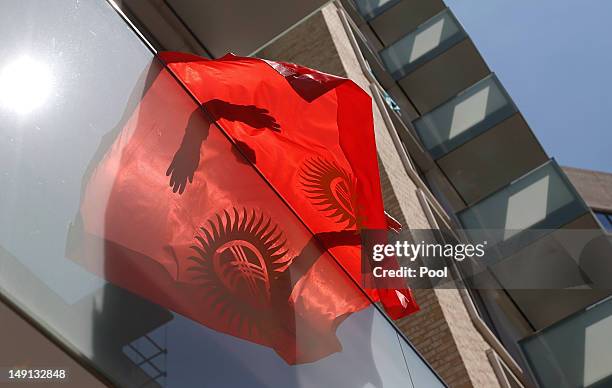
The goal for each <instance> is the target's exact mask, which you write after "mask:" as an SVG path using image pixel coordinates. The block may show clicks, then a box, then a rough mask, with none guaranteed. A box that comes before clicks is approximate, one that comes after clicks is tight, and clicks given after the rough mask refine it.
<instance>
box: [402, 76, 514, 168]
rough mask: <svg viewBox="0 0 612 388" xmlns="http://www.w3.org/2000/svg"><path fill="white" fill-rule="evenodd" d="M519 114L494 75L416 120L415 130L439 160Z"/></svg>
mask: <svg viewBox="0 0 612 388" xmlns="http://www.w3.org/2000/svg"><path fill="white" fill-rule="evenodd" d="M515 112H517V108H516V106H515V105H514V104H513V103H512V100H511V99H510V97H509V96H508V94H507V93H506V92H505V90H504V89H503V87H502V86H501V84H500V83H499V81H498V80H497V77H495V75H493V74H491V75H489V76H488V77H486V78H484V79H483V80H481V81H479V82H477V83H476V84H474V85H472V86H471V87H469V88H467V89H466V90H464V91H463V92H461V93H459V94H458V95H457V96H456V97H454V98H453V99H451V100H450V101H447V102H446V103H444V104H442V105H441V106H439V107H438V108H436V109H434V110H433V111H431V112H429V113H428V114H426V115H424V116H422V117H421V118H419V119H418V120H416V121H415V122H414V126H415V128H416V130H417V132H418V134H419V136H420V137H421V140H422V141H423V144H424V145H425V147H426V148H427V149H428V150H429V152H430V153H431V154H432V156H433V157H434V158H435V159H438V158H439V157H441V156H443V155H445V154H447V153H448V152H450V151H452V150H453V149H455V148H457V147H459V146H460V145H462V144H464V143H466V142H467V141H469V140H470V139H472V138H474V137H476V136H477V135H479V134H481V133H483V132H485V131H486V130H488V129H489V128H491V127H493V126H494V125H495V124H497V123H499V122H501V121H502V120H504V119H506V118H508V117H510V116H511V115H512V114H514V113H515Z"/></svg>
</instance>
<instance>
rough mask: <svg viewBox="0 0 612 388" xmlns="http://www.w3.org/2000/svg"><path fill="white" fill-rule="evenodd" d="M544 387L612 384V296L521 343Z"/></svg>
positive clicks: (575, 387)
mask: <svg viewBox="0 0 612 388" xmlns="http://www.w3.org/2000/svg"><path fill="white" fill-rule="evenodd" d="M519 344H520V346H521V349H522V350H523V353H524V355H525V358H526V359H527V361H528V363H529V365H530V367H531V369H532V372H533V374H534V375H535V377H536V379H537V380H538V383H539V384H540V386H541V387H543V388H548V387H554V388H570V387H571V388H577V387H590V388H595V387H602V388H603V387H610V386H612V363H611V362H610V360H611V359H612V299H611V298H608V299H605V300H603V301H601V302H599V303H596V304H594V305H592V306H590V307H588V308H586V309H584V310H582V311H580V312H577V313H576V314H574V315H572V316H570V317H568V318H566V319H564V320H562V321H560V322H558V323H556V324H554V325H552V326H550V327H548V328H546V329H543V330H541V331H539V332H537V333H535V334H534V335H532V336H530V337H528V338H526V339H524V340H522V341H520V342H519Z"/></svg>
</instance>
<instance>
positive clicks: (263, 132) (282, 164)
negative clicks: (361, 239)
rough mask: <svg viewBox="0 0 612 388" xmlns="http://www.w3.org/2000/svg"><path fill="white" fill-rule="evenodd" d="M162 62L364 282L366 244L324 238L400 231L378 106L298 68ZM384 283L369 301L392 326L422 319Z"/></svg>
mask: <svg viewBox="0 0 612 388" xmlns="http://www.w3.org/2000/svg"><path fill="white" fill-rule="evenodd" d="M161 57H162V59H163V60H164V61H165V62H166V63H167V64H168V66H169V68H170V69H171V70H172V71H173V72H174V74H175V75H176V76H177V77H178V78H179V79H180V80H181V81H182V82H183V84H184V85H185V86H186V87H187V88H188V89H189V90H190V91H191V93H192V94H193V95H194V96H195V97H196V99H197V100H198V102H199V103H200V104H202V105H203V106H204V107H205V109H206V111H207V112H208V113H209V115H210V116H211V118H212V119H213V120H215V121H216V122H217V123H218V124H219V125H220V126H221V128H223V130H225V131H226V132H227V133H228V134H229V135H230V136H231V137H232V138H233V139H234V141H235V142H236V143H237V145H238V146H239V147H241V148H242V151H243V153H244V155H246V156H247V157H248V158H249V159H250V161H251V162H252V163H253V164H254V165H255V166H256V168H257V169H258V171H259V172H261V173H262V174H263V176H264V177H265V178H266V179H267V180H268V181H269V182H270V183H271V184H272V186H273V187H274V188H275V189H276V191H277V192H278V193H279V194H280V195H281V197H282V198H283V199H284V200H285V201H287V202H288V204H289V205H290V206H291V208H292V209H293V210H294V211H295V212H296V213H297V215H298V216H299V217H300V218H301V220H302V221H303V222H304V223H305V224H306V226H307V227H308V229H309V230H310V231H311V232H312V233H314V234H318V235H319V240H320V241H321V242H322V243H323V245H324V246H325V248H327V250H328V251H329V252H330V253H331V254H332V255H333V256H334V257H335V258H336V260H338V261H339V262H340V263H341V264H342V266H343V267H344V268H345V269H346V270H347V271H348V272H349V273H350V275H351V276H352V277H353V278H354V279H355V281H357V282H361V281H362V279H363V278H362V276H363V273H362V271H363V269H364V267H363V266H362V263H361V246H360V244H359V243H358V242H357V243H353V244H347V243H346V241H344V242H343V243H342V244H341V245H339V237H338V236H337V235H333V236H334V238H331V239H329V238H326V236H327V234H326V233H329V232H332V233H338V232H347V231H351V230H352V231H355V232H357V231H359V230H360V229H371V230H386V229H388V228H391V229H392V228H393V227H397V226H396V225H394V223H395V220H393V219H390V217H388V216H386V215H385V212H384V208H383V202H382V194H381V187H380V178H379V171H378V162H377V157H376V142H375V138H374V126H373V117H372V100H371V98H370V96H369V95H368V94H366V93H365V92H364V91H363V90H362V89H361V88H359V86H357V85H356V84H355V83H353V82H351V81H350V80H348V79H345V78H341V77H337V76H333V75H329V74H325V73H321V72H318V71H315V70H312V69H308V68H305V67H302V66H298V65H295V64H291V63H283V62H272V61H266V60H261V59H256V58H244V57H237V56H234V55H231V54H228V55H226V56H224V57H223V58H221V59H218V60H207V59H204V58H201V57H198V56H195V55H192V54H185V53H178V52H165V53H162V54H161ZM170 172H171V171H170ZM174 183H176V182H174ZM182 187H183V186H181V185H180V184H179V187H178V190H179V191H180V190H181V189H182ZM175 188H176V184H175ZM393 264H394V263H387V265H390V266H391V265H393ZM395 264H397V263H395ZM365 268H370V267H367V266H366V267H365ZM384 283H385V284H381V287H380V289H379V290H373V289H367V291H368V293H369V295H370V296H371V297H372V298H373V299H375V300H380V301H381V302H382V303H383V305H384V307H385V309H386V311H387V313H388V314H389V315H390V316H391V317H392V318H393V319H399V318H401V317H404V316H406V315H408V314H410V313H412V312H415V311H417V310H418V305H417V304H416V302H415V301H414V298H413V296H412V293H411V292H410V290H408V289H405V288H404V285H402V284H401V280H398V279H391V280H389V279H387V280H385V282H384Z"/></svg>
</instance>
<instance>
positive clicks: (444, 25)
mask: <svg viewBox="0 0 612 388" xmlns="http://www.w3.org/2000/svg"><path fill="white" fill-rule="evenodd" d="M464 37H465V34H464V32H463V30H462V29H461V27H459V24H458V23H457V21H456V20H455V18H454V17H453V15H452V14H451V13H450V11H449V10H445V11H443V12H441V13H439V14H438V15H436V16H434V17H432V18H431V19H429V20H428V21H426V22H425V23H423V24H422V25H420V26H419V27H418V28H417V29H416V30H414V31H413V32H411V33H409V34H408V35H406V36H404V37H403V38H401V39H400V40H398V41H397V42H395V43H393V44H392V45H390V46H389V47H387V48H385V49H384V50H382V51H381V52H380V56H381V58H382V60H383V62H384V63H385V65H386V66H387V69H388V70H389V72H390V73H391V75H392V76H393V78H395V79H400V78H402V77H403V76H405V75H406V74H408V73H410V72H411V71H412V70H413V69H414V68H415V67H416V66H418V65H419V64H420V63H423V62H426V61H428V60H430V59H431V58H433V57H435V56H436V55H438V54H440V53H441V52H443V51H445V50H447V49H448V48H449V47H450V46H452V45H453V44H455V43H457V42H459V41H460V40H461V39H463V38H464Z"/></svg>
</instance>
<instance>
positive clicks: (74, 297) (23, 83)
mask: <svg viewBox="0 0 612 388" xmlns="http://www.w3.org/2000/svg"><path fill="white" fill-rule="evenodd" d="M24 31H25V32H24ZM0 37H1V38H0V39H2V41H3V44H2V45H1V46H2V53H3V55H2V57H1V58H0V85H1V87H0V95H1V99H0V185H2V187H3V190H1V191H0V214H2V217H1V218H0V268H1V269H2V270H1V271H0V285H1V288H2V292H3V293H4V294H5V295H4V296H6V297H7V298H9V299H11V300H12V301H13V302H15V303H16V304H17V305H19V306H20V308H21V309H23V310H24V312H25V313H27V314H28V315H30V316H32V317H33V318H34V319H36V320H37V321H38V322H40V324H41V325H43V326H44V327H45V328H46V329H47V330H49V331H50V332H51V333H52V334H53V335H55V336H57V338H59V339H60V340H61V341H63V342H64V343H65V344H66V346H68V347H69V348H71V349H72V350H73V351H75V352H76V353H77V354H79V355H80V356H81V357H83V358H84V359H86V360H88V361H89V362H91V363H92V364H93V365H94V366H95V368H96V369H97V370H99V371H101V372H102V373H104V374H106V375H107V376H108V377H109V378H110V379H111V380H112V381H114V382H115V383H116V384H118V385H121V386H144V385H145V384H147V386H150V387H155V386H164V387H185V386H187V387H189V386H196V385H201V384H203V382H205V383H206V385H210V386H249V387H276V386H284V387H316V386H333V387H343V386H346V387H356V386H360V387H367V386H375V387H380V386H408V387H409V386H410V373H409V370H408V368H407V366H406V361H405V359H404V357H403V356H402V347H401V345H400V344H398V342H397V340H398V337H397V333H396V331H395V328H394V327H393V326H392V325H391V324H389V322H388V321H387V320H386V319H385V318H384V317H383V315H382V314H381V313H380V311H379V310H377V309H376V308H375V307H373V306H370V307H367V308H364V309H361V311H359V312H357V313H353V314H351V315H349V316H348V317H347V318H346V319H344V320H342V319H339V320H337V321H334V322H331V323H330V322H327V323H328V324H329V325H328V327H319V328H317V330H318V331H317V335H313V332H312V330H313V327H309V326H305V323H304V321H298V319H297V318H298V314H297V313H296V312H295V311H289V313H288V314H284V315H283V316H282V317H283V318H285V320H280V319H279V317H278V316H275V315H270V316H266V319H269V321H270V322H269V323H270V324H271V325H273V326H274V325H276V326H281V327H282V328H286V327H288V328H289V329H291V330H293V331H294V332H293V334H294V336H293V337H291V336H287V335H286V334H287V333H285V332H282V331H279V333H280V334H283V335H285V336H284V337H280V335H279V336H278V337H274V336H272V338H278V343H273V344H267V345H268V346H263V345H261V344H260V343H261V342H262V341H259V342H258V341H256V340H254V338H253V337H249V335H248V334H244V335H242V336H238V335H235V334H236V333H233V334H232V332H231V330H229V329H228V330H222V329H220V328H219V326H218V325H213V324H212V323H211V324H209V325H208V326H205V325H204V324H201V323H198V322H201V321H202V319H200V318H198V317H195V316H191V315H190V317H191V318H192V319H189V318H187V317H186V314H190V313H193V311H190V310H189V308H185V306H184V304H185V303H188V302H189V301H190V300H195V299H193V298H194V297H196V296H198V295H199V293H198V292H201V290H200V291H197V290H191V291H193V292H191V293H187V294H182V295H183V296H186V298H184V299H180V300H178V301H177V300H174V301H173V300H170V302H176V303H175V304H174V305H173V307H176V308H173V311H171V310H168V309H167V308H164V307H162V306H161V305H162V304H163V305H166V306H167V305H168V300H167V299H164V298H169V299H171V298H170V296H172V295H171V294H170V292H174V291H176V290H178V291H176V292H180V290H181V289H183V288H182V287H178V286H175V288H172V287H173V286H174V283H172V284H171V285H170V286H168V284H166V283H162V282H157V281H156V280H157V279H162V278H163V279H166V277H167V273H166V272H164V271H166V270H165V269H163V270H162V271H161V274H162V275H156V273H155V272H144V270H143V269H144V267H145V266H146V260H147V259H150V257H148V256H147V254H148V253H147V250H150V249H151V247H153V246H156V244H157V245H159V240H157V239H155V238H147V236H149V237H150V236H151V235H153V234H154V233H155V232H156V230H157V228H158V227H159V226H160V225H163V224H164V222H165V221H166V220H165V218H161V219H158V221H155V220H153V221H152V222H149V221H148V220H147V219H146V217H147V214H144V213H140V214H138V217H129V216H126V214H129V210H130V209H132V210H133V206H134V205H135V204H137V203H139V201H142V202H144V203H146V201H149V200H151V199H152V198H155V196H156V195H157V194H159V192H155V191H153V190H149V188H150V187H153V186H151V181H152V180H154V179H155V177H156V176H162V177H163V178H162V179H167V178H166V177H165V173H166V171H165V170H166V168H167V164H164V165H163V166H161V167H163V168H162V170H164V171H162V170H159V171H157V170H147V173H146V174H144V175H140V178H141V179H142V180H143V184H142V185H140V186H139V187H140V189H139V190H137V191H132V192H128V195H127V198H130V199H127V200H126V199H125V198H126V197H121V195H122V193H125V191H122V190H120V188H125V187H127V186H125V182H126V181H128V182H129V180H130V179H133V177H134V175H131V174H127V173H119V170H118V169H116V168H117V166H118V165H117V164H114V162H118V163H119V166H121V165H133V166H134V167H135V169H134V170H129V171H130V172H138V166H139V164H138V163H134V164H129V163H131V162H133V161H134V160H135V155H137V154H139V152H142V150H143V149H144V148H143V147H145V146H144V143H141V142H132V140H133V139H138V140H139V141H142V142H149V143H147V144H149V146H150V144H156V145H159V147H160V149H159V150H160V151H159V152H164V151H165V150H166V149H167V148H166V147H168V144H174V145H175V148H178V147H180V144H179V143H180V139H181V137H183V136H187V135H192V134H193V133H200V134H204V133H205V134H206V136H205V137H206V138H205V139H203V140H204V141H203V145H202V147H204V151H202V158H203V159H202V161H203V164H204V165H206V166H207V169H206V170H198V174H199V173H203V174H204V173H215V172H217V173H218V172H219V171H220V170H215V169H214V166H215V164H216V165H222V166H223V172H224V173H223V174H218V177H217V179H218V180H216V181H215V184H216V186H219V187H220V186H221V185H222V184H232V183H235V184H241V185H246V184H249V183H248V182H252V184H251V186H249V189H250V190H243V191H242V194H243V195H244V196H253V198H251V197H249V198H251V199H252V201H262V199H263V202H260V204H265V209H266V211H269V212H271V213H275V214H276V215H277V219H278V220H285V221H286V222H285V223H284V224H283V226H285V227H286V228H287V236H288V238H290V239H293V240H294V241H297V242H299V243H304V244H306V241H307V240H308V239H310V238H311V236H310V234H309V233H308V232H307V231H306V230H305V229H304V228H303V226H302V225H301V224H300V223H298V222H297V221H296V220H295V219H294V218H293V215H292V214H291V212H290V211H289V209H287V208H286V206H285V205H284V203H282V202H281V201H280V199H279V198H278V197H277V196H276V195H275V194H274V193H273V192H272V191H271V189H270V188H269V187H267V186H265V185H262V184H260V183H261V180H260V178H259V175H257V173H256V172H255V170H254V169H253V168H252V167H251V166H250V164H248V163H247V162H246V160H245V159H244V158H243V157H242V155H241V154H240V153H239V152H237V151H236V149H235V148H233V147H232V146H231V145H230V143H229V142H228V140H227V138H225V137H224V136H223V134H222V133H221V132H220V131H219V130H218V128H216V127H215V126H214V125H211V123H210V122H209V121H208V120H207V119H206V117H205V116H204V114H203V112H202V111H201V110H199V109H198V107H197V106H196V104H195V103H194V102H193V100H192V99H191V98H190V97H189V96H188V95H187V94H186V93H185V92H184V90H183V89H182V88H181V87H180V86H179V85H178V84H177V83H176V82H175V80H174V78H173V77H172V76H171V75H169V74H168V73H167V72H166V71H165V70H164V69H163V68H162V67H161V65H160V64H159V63H158V62H157V60H156V59H155V58H154V57H153V55H152V53H151V52H150V51H149V50H148V49H147V48H146V46H145V45H144V44H143V43H142V42H141V41H140V40H139V39H138V37H137V35H135V34H134V32H133V31H132V30H130V29H129V27H128V26H127V24H126V23H125V22H124V21H123V20H122V19H121V18H120V17H119V15H118V14H117V13H115V11H114V10H113V9H112V8H111V7H110V5H109V4H108V3H106V2H104V1H101V0H99V1H87V2H76V3H73V2H66V1H62V0H49V1H46V2H42V3H41V2H37V1H20V2H4V3H2V4H1V5H0ZM143 130H146V131H148V132H146V133H145V134H146V136H141V135H142V131H143ZM176 134H178V135H177V136H178V137H176V136H175V135H176ZM166 139H169V140H172V141H174V140H176V139H178V140H179V141H177V142H176V144H175V143H171V142H170V143H168V142H166V141H165V140H166ZM173 139H174V140H173ZM183 140H185V139H183ZM128 146H129V147H128ZM117 150H119V151H117ZM115 151H117V152H115ZM198 151H199V150H198ZM177 153H178V151H177ZM112 155H120V158H118V159H113V157H112ZM156 155H157V154H156ZM166 156H167V157H168V163H170V161H173V159H172V156H173V155H172V154H168V155H166ZM174 156H175V157H176V154H175V155H174ZM142 160H143V159H140V161H142ZM123 163H125V164H123ZM173 164H174V162H173ZM102 167H103V168H102ZM161 167H160V168H161ZM230 169H231V172H232V173H231V174H228V173H227V172H226V171H227V170H230ZM122 171H124V170H122ZM126 171H127V170H126ZM236 172H238V176H240V179H239V180H237V179H234V178H235V176H236V175H234V174H233V173H236ZM150 180H151V181H150ZM197 180H198V175H197V174H196V177H195V178H194V182H195V181H197ZM92 182H97V184H98V186H93V187H97V188H98V189H97V190H92V189H91V187H92V186H91V184H92ZM228 182H229V183H228ZM105 183H106V185H105ZM194 184H195V183H194ZM122 185H123V186H122ZM211 186H213V185H211ZM131 187H132V188H134V187H135V186H131ZM245 187H246V186H245ZM217 188H218V187H217ZM167 190H170V192H171V189H169V188H167ZM160 192H161V190H160ZM190 193H192V192H191V191H190V190H189V188H187V190H186V191H185V193H184V194H181V195H192V194H190ZM150 195H151V196H152V197H150ZM177 195H179V194H177ZM121 198H123V199H121ZM223 201H226V202H227V198H226V197H220V198H217V200H216V201H211V203H203V202H201V206H203V207H206V206H211V205H215V206H216V205H220V204H221V203H224V202H223ZM155 204H156V208H160V209H164V210H168V209H167V204H166V203H164V202H163V201H159V202H155ZM149 206H150V205H149ZM211 207H212V206H211ZM126 209H127V210H128V211H127V212H126ZM111 210H112V211H111ZM170 210H176V209H170ZM85 213H88V214H90V215H91V214H94V215H97V216H99V217H98V218H96V217H91V218H87V217H84V216H83V214H85ZM168 214H170V213H168ZM239 216H240V215H236V217H239ZM122 217H123V218H124V219H126V222H127V223H126V224H124V225H132V224H130V222H132V221H134V220H133V219H132V218H140V217H142V219H140V220H135V222H138V225H140V226H141V227H143V228H144V229H146V230H147V231H148V232H151V233H150V234H146V233H143V234H140V238H139V239H138V241H137V244H136V245H138V244H140V245H139V251H138V252H135V251H134V250H130V249H128V247H126V246H123V247H122V246H121V244H120V243H121V242H122V239H125V238H128V237H129V236H132V237H134V236H135V235H137V234H138V233H139V232H140V230H136V229H130V228H126V229H123V230H119V229H118V228H114V229H113V228H108V226H109V225H110V222H111V220H113V219H117V218H119V219H121V218H122ZM168 218H170V217H168ZM143 220H144V221H143ZM232 220H233V221H236V219H232ZM227 222H229V220H228V221H227ZM83 224H85V225H83ZM226 225H227V224H226ZM96 231H98V232H100V233H101V234H99V235H97V236H95V235H94V232H96ZM189 233H192V232H189ZM191 236H193V235H191ZM96 237H98V238H96ZM100 237H102V239H100ZM111 240H112V241H111ZM123 241H125V240H123ZM304 250H306V249H304ZM224 252H225V251H224ZM245 252H246V251H245ZM251 253H253V252H251ZM319 253H320V252H319ZM134 257H135V258H136V259H140V261H129V260H133V258H134ZM321 257H322V258H325V257H327V256H326V255H323V256H321ZM126 260H127V261H126ZM219 260H221V259H219ZM322 262H323V263H325V260H323V261H321V260H317V261H316V263H317V264H319V263H322ZM126 263H128V264H138V265H135V266H134V267H133V268H129V269H130V270H129V271H121V270H119V269H121V268H122V267H120V265H121V264H126ZM329 263H330V265H331V264H333V263H332V262H329ZM160 264H164V265H166V266H168V265H169V263H160ZM313 265H314V264H313ZM140 266H142V267H140ZM170 267H171V268H172V263H170ZM86 268H87V269H86ZM164 268H166V267H164ZM333 268H335V267H333V266H332V267H329V268H322V269H326V270H325V271H321V273H323V274H325V276H323V277H321V278H320V280H321V281H324V282H325V281H330V279H331V274H332V273H334V271H333ZM140 270H143V271H142V272H139V271H140ZM330 270H331V271H330ZM164 274H165V276H166V277H164ZM143 275H144V276H143ZM148 276H151V277H150V278H149V277H148ZM156 276H157V277H156ZM115 277H122V278H123V279H128V280H133V282H132V283H131V284H130V283H129V282H128V283H123V284H122V287H124V288H120V287H117V286H115V285H113V284H111V283H108V282H106V281H105V280H104V279H109V278H111V279H114V278H115ZM289 280H291V281H293V280H296V279H291V278H289ZM300 280H301V278H300ZM333 281H334V282H335V286H338V285H339V284H344V283H346V282H348V278H346V277H342V278H335V279H333ZM346 284H347V285H349V286H350V287H349V288H346V289H345V291H346V292H349V293H350V294H351V295H352V296H353V297H354V298H356V299H355V300H363V299H360V298H363V294H361V293H360V291H359V290H357V288H356V287H355V286H354V284H352V283H350V282H348V283H346ZM300 285H301V287H303V286H305V283H304V282H302V283H300ZM255 286H257V284H255V285H254V287H255ZM147 287H149V288H147ZM347 287H348V286H347ZM127 289H129V290H131V291H132V292H130V291H128V290H127ZM143 290H145V291H147V292H145V291H143ZM154 291H159V295H157V299H155V302H156V303H153V302H152V301H151V300H149V299H147V298H144V297H143V296H147V295H150V293H151V292H154ZM137 293H138V295H137ZM139 295H140V296H139ZM175 295H179V294H175ZM202 296H203V297H205V296H207V295H202ZM336 296H338V295H337V294H336V293H334V292H331V293H330V292H329V291H328V292H327V293H326V300H327V301H330V302H331V301H333V300H334V298H335V297H336ZM189 298H191V299H189ZM364 301H365V300H364ZM158 303H159V304H158ZM262 303H263V302H262ZM330 306H331V304H330ZM330 306H326V307H330ZM364 306H367V304H364ZM230 308H231V307H230ZM330 308H331V307H330ZM176 310H180V311H181V312H182V313H178V312H177V311H176ZM202 310H205V309H202V308H200V310H199V311H200V312H202V313H203V314H209V315H208V316H209V318H211V317H212V318H219V319H221V318H223V315H222V312H221V311H219V314H218V315H216V314H214V312H215V311H216V310H214V309H209V310H207V311H202ZM226 311H227V310H226ZM283 311H285V310H283ZM285 312H287V311H285ZM262 315H265V314H262ZM234 322H235V321H234V320H232V321H230V322H229V323H228V325H232V324H233V325H236V323H234ZM239 322H240V321H239ZM314 323H323V322H322V321H320V320H316V321H315V322H314ZM336 326H337V327H338V328H337V331H335V329H336ZM211 327H215V328H216V330H214V329H213V328H211ZM236 327H237V330H240V329H241V328H243V327H244V326H239V325H238V326H236ZM274 333H275V332H273V333H272V334H274ZM239 337H240V338H239ZM336 338H337V339H336ZM322 340H323V341H330V342H329V343H328V342H325V344H327V345H333V346H334V348H333V351H329V352H327V353H325V354H324V355H322V356H321V357H319V358H317V357H314V358H313V359H312V360H311V362H308V363H299V362H298V365H290V364H289V363H288V362H287V361H286V359H284V358H283V357H281V355H280V354H281V353H282V352H283V350H282V348H291V346H292V345H295V346H296V347H297V346H298V344H299V345H300V346H307V348H306V349H313V348H308V346H315V347H316V346H318V345H319V344H320V343H321V342H320V341H322ZM276 345H278V346H276ZM273 349H276V351H275V350H273ZM314 349H315V350H316V348H314ZM285 350H286V349H285ZM407 351H408V352H409V351H411V349H410V348H409V347H404V352H407ZM288 352H289V353H291V349H288ZM295 352H296V353H297V350H296V351H295ZM328 353H329V354H328ZM327 354H328V355H327ZM285 356H286V355H285ZM296 359H298V361H300V359H299V357H298V356H297V355H296ZM417 359H418V360H420V358H418V356H417ZM355 365H359V367H358V368H355ZM410 368H411V370H412V368H417V369H418V368H427V365H426V364H424V363H423V362H422V360H421V361H420V362H419V361H414V362H412V363H411V364H410ZM429 378H430V379H431V380H432V381H430V382H428V383H427V384H426V386H429V385H431V384H437V383H439V380H438V379H437V378H436V377H435V376H434V375H433V374H431V375H429Z"/></svg>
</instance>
